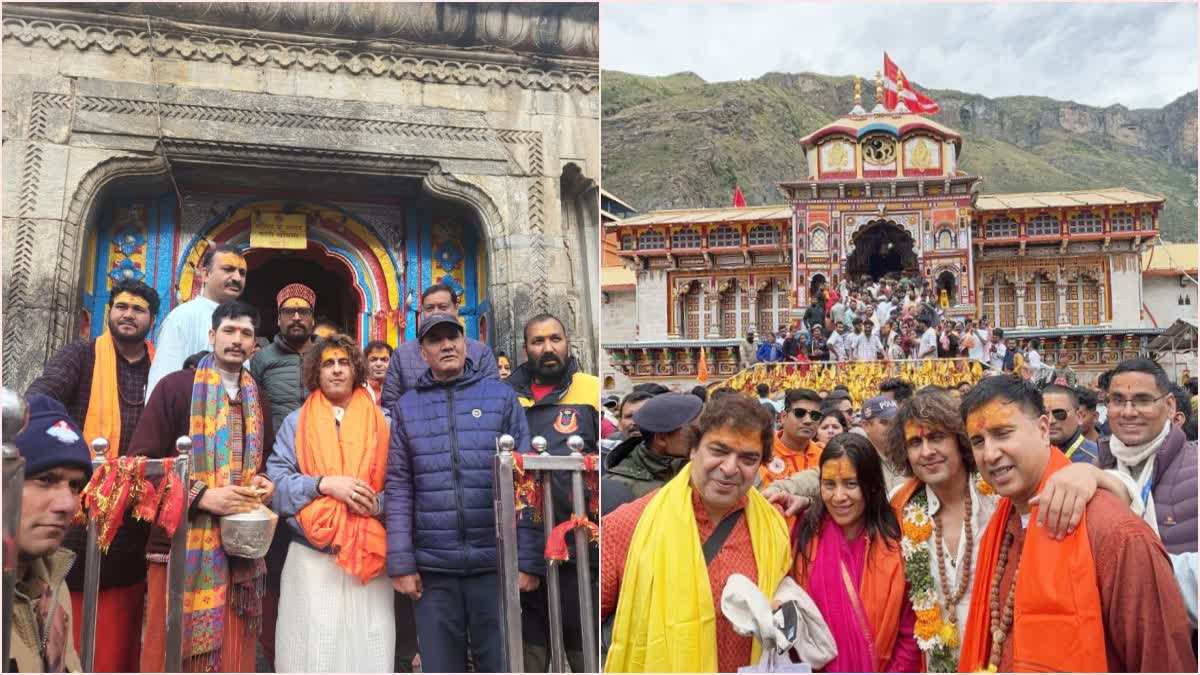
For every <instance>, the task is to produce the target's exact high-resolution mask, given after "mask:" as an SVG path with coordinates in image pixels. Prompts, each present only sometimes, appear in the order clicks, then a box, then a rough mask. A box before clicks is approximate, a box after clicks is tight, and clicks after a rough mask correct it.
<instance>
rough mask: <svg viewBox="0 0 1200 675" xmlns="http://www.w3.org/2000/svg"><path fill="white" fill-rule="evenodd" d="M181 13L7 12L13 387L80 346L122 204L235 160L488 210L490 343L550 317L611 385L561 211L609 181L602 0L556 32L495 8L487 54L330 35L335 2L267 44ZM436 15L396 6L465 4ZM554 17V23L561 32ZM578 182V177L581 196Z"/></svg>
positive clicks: (476, 44)
mask: <svg viewBox="0 0 1200 675" xmlns="http://www.w3.org/2000/svg"><path fill="white" fill-rule="evenodd" d="M276 4H280V5H282V4H285V3H276ZM214 5H215V3H214ZM170 6H171V5H169V4H162V5H158V6H156V7H155V8H154V9H152V10H147V11H149V14H145V13H142V12H143V8H141V6H139V5H137V4H135V3H125V4H122V5H110V6H108V7H107V8H106V9H107V11H106V12H105V13H104V14H103V15H101V14H100V13H99V12H97V11H94V10H91V9H87V8H81V7H79V6H73V7H76V8H75V9H68V8H65V7H66V6H48V5H30V4H19V3H8V4H6V5H5V8H4V9H5V13H4V18H3V31H4V32H3V58H4V66H5V67H4V75H3V83H2V86H3V97H4V101H5V106H4V108H5V109H4V120H3V136H4V146H3V162H4V165H3V166H4V172H5V177H6V180H5V184H4V197H5V199H4V210H3V224H4V236H3V244H4V252H3V265H4V282H5V283H4V286H5V296H4V313H5V331H4V339H3V345H4V357H5V358H4V375H3V379H4V384H5V385H6V386H11V387H16V388H18V389H24V387H25V386H27V385H28V383H29V382H30V381H32V379H33V378H34V377H35V376H36V375H37V374H38V373H39V372H40V370H41V367H42V365H43V364H44V362H45V359H46V358H48V356H49V355H50V354H51V353H53V351H54V350H56V349H57V348H58V347H60V346H62V345H63V344H64V343H65V342H67V341H68V340H70V339H71V337H72V336H74V335H75V334H76V326H75V323H76V321H77V320H78V319H77V317H78V315H79V303H80V275H81V274H82V270H83V268H84V264H83V261H82V256H83V250H82V249H83V242H84V241H85V240H86V236H87V234H88V233H89V232H90V231H92V229H93V228H94V227H95V222H94V221H95V218H94V209H95V207H96V205H97V204H98V203H99V201H100V199H101V196H102V194H103V193H104V191H105V190H106V189H108V188H110V187H112V186H114V185H117V184H119V183H120V182H121V181H122V180H129V179H132V178H135V177H139V176H151V177H158V178H159V179H163V178H164V177H165V178H166V179H169V180H170V182H171V183H176V178H177V176H178V175H180V174H182V173H185V172H191V174H192V175H195V174H196V173H197V172H199V173H202V174H203V175H206V176H209V177H213V178H219V176H220V174H221V171H222V168H223V167H237V168H239V169H246V168H247V167H250V168H251V169H252V170H254V171H261V172H262V173H263V174H264V175H267V174H271V173H272V172H273V173H275V174H277V175H283V176H287V175H291V174H293V173H296V172H300V173H304V174H305V175H315V176H320V175H328V176H330V177H331V179H332V178H336V179H339V180H343V181H345V180H348V179H349V180H351V181H352V180H353V177H354V176H362V177H370V178H371V179H373V180H376V181H378V180H384V181H386V180H388V179H401V178H403V179H407V180H413V179H419V180H420V181H421V185H422V186H423V189H424V190H425V192H426V193H427V194H429V195H431V196H433V197H437V198H440V199H445V200H449V201H452V202H455V203H458V204H461V205H465V206H466V207H468V208H469V209H470V211H471V212H472V213H473V214H474V215H475V216H476V217H477V220H478V223H479V226H480V230H481V232H482V234H483V236H484V238H485V239H486V242H487V243H486V245H487V246H488V260H489V269H488V271H487V272H488V274H487V279H488V281H489V284H490V286H491V294H492V295H491V297H492V299H493V306H494V307H495V308H496V311H495V319H494V320H495V332H494V338H493V344H494V345H495V346H496V347H497V348H499V349H505V350H507V351H509V352H510V353H520V351H519V346H520V328H521V325H522V324H523V323H524V320H525V319H526V318H528V317H530V316H532V315H534V314H536V313H539V312H542V311H550V312H554V313H556V314H558V315H559V316H562V317H563V318H564V320H565V321H566V323H567V325H568V329H569V330H570V332H571V333H572V335H573V336H577V339H576V341H575V347H576V349H577V353H578V354H579V356H580V357H581V360H582V361H583V364H584V366H585V367H586V368H587V369H588V370H589V371H591V372H595V368H596V366H597V357H596V349H597V345H596V337H595V336H596V326H595V320H594V318H593V317H594V314H595V312H594V311H593V310H590V309H589V304H588V303H589V302H594V301H592V300H590V295H594V294H595V293H596V287H595V281H594V280H586V282H584V280H581V274H585V273H586V270H587V269H589V267H588V266H587V265H584V264H582V263H581V262H580V260H579V258H580V256H586V255H595V252H594V248H593V250H592V251H580V250H579V249H580V248H581V245H580V242H581V241H582V240H583V239H582V238H581V237H580V236H579V233H578V232H577V231H572V230H571V228H572V227H575V228H577V227H578V226H579V225H578V222H577V221H578V219H577V218H571V217H568V216H566V215H565V214H566V213H570V212H576V213H580V212H584V211H586V209H581V208H580V207H579V206H578V205H576V206H572V207H571V208H564V206H563V202H564V201H569V200H575V201H578V200H579V199H581V197H580V195H581V194H583V193H581V192H580V187H579V186H580V185H586V184H587V183H588V182H589V181H591V182H594V181H595V179H596V178H597V177H598V176H599V170H600V166H599V89H598V84H599V69H598V61H597V59H596V58H595V50H594V49H592V48H591V47H589V44H590V42H589V41H591V42H594V39H595V33H596V30H597V16H596V15H597V11H596V9H595V7H594V6H591V5H562V6H557V7H542V9H541V11H544V12H547V13H551V14H552V15H553V21H551V22H550V23H546V22H541V23H539V18H540V17H539V15H537V14H535V13H532V12H531V11H530V10H529V9H528V8H520V7H511V6H508V5H496V6H480V9H478V11H479V12H480V14H481V15H480V16H479V17H475V18H474V19H472V21H474V22H475V23H473V24H472V25H476V24H479V25H482V26H484V27H485V29H486V30H485V29H480V30H481V31H482V32H481V33H479V34H478V35H476V36H475V37H473V38H472V39H471V40H470V43H471V44H472V45H473V46H472V47H471V48H470V49H465V48H463V47H456V46H454V44H449V45H447V44H444V43H441V42H437V43H436V44H431V45H420V44H416V45H414V44H413V43H412V42H409V41H406V42H400V41H391V42H388V41H387V40H383V39H379V38H376V37H373V36H374V35H375V34H374V33H373V32H372V31H376V30H377V29H378V21H382V20H383V19H382V18H380V17H379V16H377V15H375V14H373V13H372V12H376V11H382V10H378V9H371V10H370V11H367V10H364V11H365V12H366V14H363V15H362V16H361V17H360V18H361V21H359V22H358V23H359V24H361V25H354V22H353V21H350V22H349V23H344V24H339V26H338V27H336V29H329V28H328V25H327V24H320V21H322V20H325V18H327V16H328V15H329V12H328V11H327V12H325V13H324V14H323V13H322V12H321V8H322V7H325V5H322V4H319V3H309V4H307V5H304V7H305V8H306V9H302V10H296V9H295V8H294V7H293V8H291V9H287V8H281V9H280V10H279V11H285V10H286V12H289V13H292V14H293V17H292V19H289V21H290V23H289V21H282V22H281V23H279V24H278V28H279V29H280V30H283V29H284V28H287V30H289V31H292V32H290V33H288V32H275V33H261V34H260V32H258V31H252V30H247V29H243V28H241V27H240V22H239V20H238V16H240V15H238V14H236V13H234V14H230V11H231V9H230V7H232V6H225V7H223V8H220V9H219V11H218V10H213V11H212V12H208V13H201V14H200V15H198V14H197V12H198V11H199V10H195V9H194V8H193V9H189V10H187V14H186V16H183V15H180V16H177V17H175V18H172V16H174V15H171V14H170V13H169V11H168V9H169V7H170ZM238 6H241V5H240V3H239V5H238ZM356 6H360V5H357V4H356ZM422 7H423V8H424V9H421V8H422ZM431 7H432V6H411V7H410V8H408V9H405V8H400V9H399V10H397V11H400V12H402V13H403V12H405V11H411V12H415V13H416V15H420V16H425V15H422V14H421V11H424V12H425V13H426V14H428V12H429V11H434V12H435V13H436V12H446V11H450V10H446V9H444V8H442V9H431ZM456 7H458V6H456ZM164 8H167V9H164ZM418 10H420V11H418ZM459 10H461V11H466V12H470V11H476V10H474V9H471V7H470V6H461V7H459V9H458V10H455V11H459ZM255 11H262V10H261V9H256V10H255ZM338 12H341V10H338ZM335 13H336V12H335ZM150 14H153V16H151V15H150ZM243 18H244V17H243ZM389 20H398V19H395V17H392V18H391V19H389ZM425 20H426V21H427V20H428V17H427V16H426V17H425ZM306 22H307V23H306ZM489 22H491V23H489ZM496 22H499V23H498V24H497V23H496ZM492 24H496V25H492ZM551 24H552V25H553V26H554V27H555V30H556V31H557V32H553V33H547V32H546V31H545V30H543V29H544V28H545V26H546V25H551ZM289 26H290V28H289ZM488 26H491V27H490V28H488ZM306 27H307V28H311V29H313V30H312V31H310V30H307V29H306ZM317 28H321V30H316V29H317ZM355 31H360V32H361V33H362V35H363V36H365V37H363V38H356V37H355ZM539 31H540V32H539ZM314 32H317V33H320V32H324V33H326V34H332V35H334V37H330V38H317V37H313V34H314ZM535 34H536V35H535ZM504 36H508V38H505V39H511V40H516V41H515V42H513V44H511V45H506V44H504V43H503V40H502V39H501V38H503V37H504ZM366 38H370V39H366ZM518 38H519V39H518ZM411 39H412V38H411V36H410V40H411ZM431 39H433V40H434V41H435V42H436V41H437V40H442V39H444V36H437V35H435V36H433V38H431ZM204 172H207V173H204ZM568 172H573V173H574V174H579V175H578V176H575V177H573V178H572V180H571V182H570V185H571V191H572V194H571V195H568V196H567V197H566V198H565V199H564V198H563V197H561V196H560V194H561V192H562V191H563V190H564V184H565V183H564V179H563V177H564V173H568ZM176 189H177V190H178V185H177V184H176ZM584 193H586V190H584ZM592 193H593V194H594V193H595V190H592ZM568 220H570V221H571V222H570V223H566V222H565V221H568ZM593 231H594V230H593ZM564 250H565V252H566V255H562V253H563V252H564ZM590 269H591V270H596V269H597V265H596V263H595V262H594V261H593V262H591V263H590ZM593 277H594V274H593ZM589 294H590V295H589Z"/></svg>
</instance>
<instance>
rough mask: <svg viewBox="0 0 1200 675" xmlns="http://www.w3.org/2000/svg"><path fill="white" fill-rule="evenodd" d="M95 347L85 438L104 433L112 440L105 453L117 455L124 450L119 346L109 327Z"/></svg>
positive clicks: (149, 352)
mask: <svg viewBox="0 0 1200 675" xmlns="http://www.w3.org/2000/svg"><path fill="white" fill-rule="evenodd" d="M95 350H96V359H95V361H94V362H93V363H92V391H91V392H90V393H89V394H88V413H87V419H85V420H84V421H83V438H84V440H85V441H87V443H88V444H89V445H90V444H91V442H92V441H93V440H94V439H96V438H100V437H104V439H105V440H107V441H108V452H107V453H106V454H105V457H107V458H109V459H113V458H114V457H119V456H120V454H121V453H120V447H119V446H120V445H121V399H120V396H119V394H118V393H117V386H118V385H117V346H116V345H115V344H114V343H113V337H112V334H111V333H109V332H108V329H107V328H106V329H104V333H102V334H101V335H100V337H98V338H96V345H95ZM146 358H147V359H150V360H151V361H153V360H154V346H153V345H151V344H150V341H149V340H146Z"/></svg>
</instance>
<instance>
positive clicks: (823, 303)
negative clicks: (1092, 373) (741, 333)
mask: <svg viewBox="0 0 1200 675" xmlns="http://www.w3.org/2000/svg"><path fill="white" fill-rule="evenodd" d="M812 290H813V292H812V300H811V303H810V304H809V306H808V307H806V308H805V310H804V315H803V317H802V318H801V319H800V320H799V321H798V322H797V325H795V326H792V327H788V326H779V327H778V330H776V331H774V332H772V331H766V332H763V333H761V334H760V335H755V334H754V333H749V334H748V335H747V336H746V340H747V342H748V343H749V344H750V345H751V350H750V352H751V353H752V354H753V355H754V358H753V361H754V362H755V363H776V362H798V363H809V362H828V363H845V362H854V361H899V360H905V359H927V358H957V359H973V360H975V361H979V362H981V363H984V364H987V365H988V366H989V367H991V368H993V369H995V370H999V371H1007V372H1014V373H1017V374H1019V375H1021V376H1022V377H1024V378H1025V379H1029V380H1034V381H1035V382H1037V383H1039V384H1040V383H1045V382H1060V383H1062V384H1066V385H1068V386H1072V387H1074V386H1076V384H1077V383H1078V378H1077V375H1076V373H1075V371H1074V370H1073V369H1072V368H1071V366H1070V364H1069V363H1068V362H1067V361H1065V360H1061V361H1060V362H1057V363H1046V362H1045V361H1043V360H1042V358H1041V355H1040V353H1039V351H1038V350H1039V348H1040V343H1039V340H1038V339H1036V338H1025V339H1020V340H1012V339H1009V338H1007V337H1006V336H1005V334H1004V329H1003V328H993V327H992V326H991V324H990V322H989V321H988V318H987V317H986V316H984V317H982V318H980V319H979V320H978V321H976V320H975V319H973V318H966V319H962V320H956V319H952V318H948V317H947V313H946V310H947V309H949V307H950V304H949V299H948V294H947V291H946V290H945V289H938V290H936V291H935V289H934V288H933V287H932V286H930V284H929V282H928V281H926V280H923V279H921V278H919V277H918V278H909V277H901V276H900V275H899V274H898V273H891V274H888V275H885V276H883V277H881V278H879V279H872V278H870V277H864V278H863V279H862V280H861V281H860V282H857V283H852V282H847V281H846V280H840V281H839V283H838V285H837V286H834V287H831V286H830V285H829V284H828V283H825V282H821V283H819V284H817V285H816V286H815V287H814V288H813V289H812Z"/></svg>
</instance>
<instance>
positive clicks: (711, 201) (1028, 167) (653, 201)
mask: <svg viewBox="0 0 1200 675" xmlns="http://www.w3.org/2000/svg"><path fill="white" fill-rule="evenodd" d="M602 78H603V80H602V90H603V99H602V100H603V134H602V139H603V140H602V142H603V151H604V155H603V175H604V187H605V189H606V190H608V191H610V192H612V193H613V194H615V195H617V196H619V197H620V198H621V199H623V200H625V201H626V202H628V203H630V204H631V205H633V206H634V207H635V208H637V209H639V210H641V211H649V210H653V209H662V208H686V207H702V206H715V205H721V204H728V203H729V202H730V199H731V196H732V192H733V186H734V184H735V183H736V184H739V185H740V186H741V188H742V190H743V192H745V194H746V200H747V202H748V203H750V204H751V205H754V204H777V203H780V202H781V201H782V200H783V197H782V195H781V193H780V192H779V190H778V188H777V187H776V186H775V184H776V183H777V182H778V181H782V180H789V179H796V178H802V177H804V175H805V173H806V170H805V167H804V163H803V156H802V154H801V151H800V147H799V143H798V140H799V139H800V138H801V137H802V136H804V135H806V134H808V133H809V132H811V131H813V130H814V129H816V128H818V127H820V126H822V125H824V124H827V123H829V122H831V121H832V120H834V119H836V118H838V117H840V116H842V115H844V114H845V113H846V112H848V111H849V110H850V108H851V107H852V105H853V88H854V85H853V78H852V77H849V76H842V77H832V76H826V75H817V74H812V73H794V74H793V73H769V74H767V75H764V76H763V77H760V78H758V79H755V80H740V81H735V82H719V83H708V82H705V81H704V80H703V79H701V78H700V77H699V76H698V75H696V74H694V73H677V74H675V75H669V76H665V77H645V76H640V75H631V74H628V73H621V72H616V71H605V72H604V73H603V74H602ZM914 86H916V87H917V88H918V89H921V90H922V91H925V90H924V89H922V88H921V86H920V83H914ZM863 89H864V92H863V93H864V96H863V98H864V101H863V105H864V106H865V107H866V108H867V109H870V107H871V106H873V105H874V101H873V100H872V99H873V96H872V95H871V94H872V93H873V85H872V84H870V83H868V82H866V81H864V83H863ZM926 93H927V94H928V95H930V97H931V98H933V99H934V100H936V101H938V102H939V103H940V104H941V106H942V111H941V112H940V113H938V114H937V115H936V116H935V117H934V118H935V119H936V120H937V121H939V122H941V123H943V124H945V125H947V126H950V127H951V128H953V129H956V130H958V131H959V132H960V133H962V135H963V155H962V157H961V158H960V162H959V166H960V168H961V169H963V170H965V171H968V172H971V173H974V174H978V175H980V176H982V177H983V183H982V186H981V190H982V192H984V193H998V192H1025V191H1046V190H1077V189H1086V188H1100V187H1127V188H1130V189H1133V190H1139V191H1143V192H1149V193H1153V194H1159V195H1163V196H1164V197H1166V198H1167V203H1166V209H1165V211H1164V215H1163V218H1162V223H1163V235H1164V238H1166V239H1169V240H1173V241H1184V240H1194V239H1195V232H1196V114H1195V111H1196V92H1195V91H1193V92H1190V93H1188V94H1185V95H1184V96H1181V97H1180V98H1179V99H1178V100H1176V101H1174V102H1172V103H1171V104H1169V105H1167V106H1165V107H1163V108H1160V109H1150V110H1129V109H1126V108H1124V107H1123V106H1112V107H1109V108H1094V107H1089V106H1084V105H1080V104H1077V103H1073V102H1068V101H1056V100H1053V99H1049V98H1045V97H1034V96H1016V97H1004V98H997V99H989V98H986V97H984V96H980V95H977V94H970V93H964V92H959V91H951V90H931V91H927V92H926Z"/></svg>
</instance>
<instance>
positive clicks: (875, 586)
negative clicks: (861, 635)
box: [792, 538, 907, 673]
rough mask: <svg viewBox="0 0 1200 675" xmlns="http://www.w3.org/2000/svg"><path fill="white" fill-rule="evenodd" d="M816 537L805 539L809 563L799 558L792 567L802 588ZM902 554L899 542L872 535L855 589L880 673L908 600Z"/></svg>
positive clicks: (886, 661) (895, 637) (886, 662)
mask: <svg viewBox="0 0 1200 675" xmlns="http://www.w3.org/2000/svg"><path fill="white" fill-rule="evenodd" d="M817 541H818V538H814V539H813V540H812V541H810V542H809V543H808V550H807V551H806V552H805V556H806V557H807V558H808V561H809V567H808V568H804V565H803V563H802V562H801V561H799V560H797V561H796V567H795V569H794V571H793V574H792V576H793V578H795V579H796V580H797V581H798V582H799V583H800V585H801V586H802V587H804V588H805V590H807V589H808V579H807V578H805V577H806V576H807V569H811V563H812V562H813V561H814V560H816V559H817ZM905 583H906V581H905V577H904V556H903V555H901V553H900V546H899V544H897V545H896V546H895V547H889V546H888V545H887V543H886V542H884V541H882V540H880V539H876V538H872V539H871V540H870V541H868V542H867V560H866V564H864V565H863V576H862V585H861V586H860V587H859V589H858V594H859V597H861V598H862V604H863V610H864V611H865V612H866V613H867V622H868V623H870V624H871V639H872V640H874V646H875V658H876V659H877V660H878V662H877V663H876V665H875V672H877V673H882V672H884V669H885V668H887V665H888V663H889V662H890V661H891V660H892V651H893V650H894V649H895V648H896V640H897V638H899V636H900V614H901V613H902V612H903V609H904V603H905V602H907V600H906V598H905V595H904V589H905Z"/></svg>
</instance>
